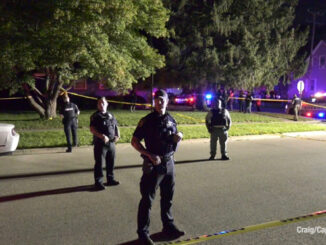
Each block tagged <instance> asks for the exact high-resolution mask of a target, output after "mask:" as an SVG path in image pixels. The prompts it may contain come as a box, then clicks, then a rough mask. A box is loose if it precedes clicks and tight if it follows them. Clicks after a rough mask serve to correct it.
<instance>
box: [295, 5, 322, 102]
mask: <svg viewBox="0 0 326 245" xmlns="http://www.w3.org/2000/svg"><path fill="white" fill-rule="evenodd" d="M308 13H309V14H312V34H311V45H310V57H309V66H308V72H307V75H308V78H309V80H310V81H309V83H310V82H311V81H312V80H311V77H310V73H311V70H312V61H313V57H312V53H313V50H314V42H315V31H316V16H319V15H321V13H320V11H318V10H315V9H314V10H312V9H308ZM300 97H301V94H300Z"/></svg>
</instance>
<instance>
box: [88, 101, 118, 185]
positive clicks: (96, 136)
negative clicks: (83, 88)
mask: <svg viewBox="0 0 326 245" xmlns="http://www.w3.org/2000/svg"><path fill="white" fill-rule="evenodd" d="M107 107H108V102H107V100H106V98H105V97H101V98H99V99H98V100H97V111H96V112H95V113H93V115H92V116H91V119H90V131H91V133H92V134H93V144H94V159H95V165H94V179H95V188H96V189H97V190H104V189H105V186H104V184H103V169H102V165H103V161H105V166H106V179H107V185H108V186H113V185H119V181H116V180H115V179H114V174H113V169H114V161H115V143H117V142H118V140H119V139H120V132H119V128H118V123H117V120H116V119H115V117H114V116H113V114H112V113H110V112H108V111H107Z"/></svg>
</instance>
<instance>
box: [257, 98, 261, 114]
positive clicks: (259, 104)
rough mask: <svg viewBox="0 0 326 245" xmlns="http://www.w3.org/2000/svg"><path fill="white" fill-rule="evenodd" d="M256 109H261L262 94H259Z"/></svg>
mask: <svg viewBox="0 0 326 245" xmlns="http://www.w3.org/2000/svg"><path fill="white" fill-rule="evenodd" d="M256 110H257V111H261V98H260V95H258V97H257V100H256Z"/></svg>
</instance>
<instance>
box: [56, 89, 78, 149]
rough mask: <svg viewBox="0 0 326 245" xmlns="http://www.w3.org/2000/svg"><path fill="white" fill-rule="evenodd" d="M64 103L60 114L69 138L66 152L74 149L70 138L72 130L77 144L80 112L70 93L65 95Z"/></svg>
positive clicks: (74, 144) (75, 144) (73, 138)
mask: <svg viewBox="0 0 326 245" xmlns="http://www.w3.org/2000/svg"><path fill="white" fill-rule="evenodd" d="M63 102H64V105H63V106H62V108H61V110H60V112H59V114H60V116H61V118H63V119H62V123H63V125H64V131H65V135H66V139H67V145H68V148H67V150H66V152H71V151H72V144H71V138H70V131H71V134H72V141H73V146H77V127H78V119H77V117H78V115H79V113H80V111H79V109H78V107H77V105H76V104H74V103H72V102H70V99H69V96H68V94H65V95H64V96H63Z"/></svg>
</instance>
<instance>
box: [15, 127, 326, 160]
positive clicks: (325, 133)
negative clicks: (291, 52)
mask: <svg viewBox="0 0 326 245" xmlns="http://www.w3.org/2000/svg"><path fill="white" fill-rule="evenodd" d="M284 136H285V137H313V136H325V137H326V131H310V132H293V133H282V134H263V135H244V136H232V137H230V138H229V140H230V141H243V140H261V139H277V138H281V137H284ZM192 142H209V138H201V139H188V140H185V143H192ZM118 145H120V146H127V145H128V146H129V145H130V143H120V144H118ZM92 149H93V146H92V145H89V146H80V147H78V148H77V149H76V151H79V150H92ZM65 151H66V147H51V148H31V149H18V150H16V151H15V152H13V153H12V155H29V154H42V153H43V154H44V153H58V152H60V153H64V152H65ZM67 154H68V153H67Z"/></svg>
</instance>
